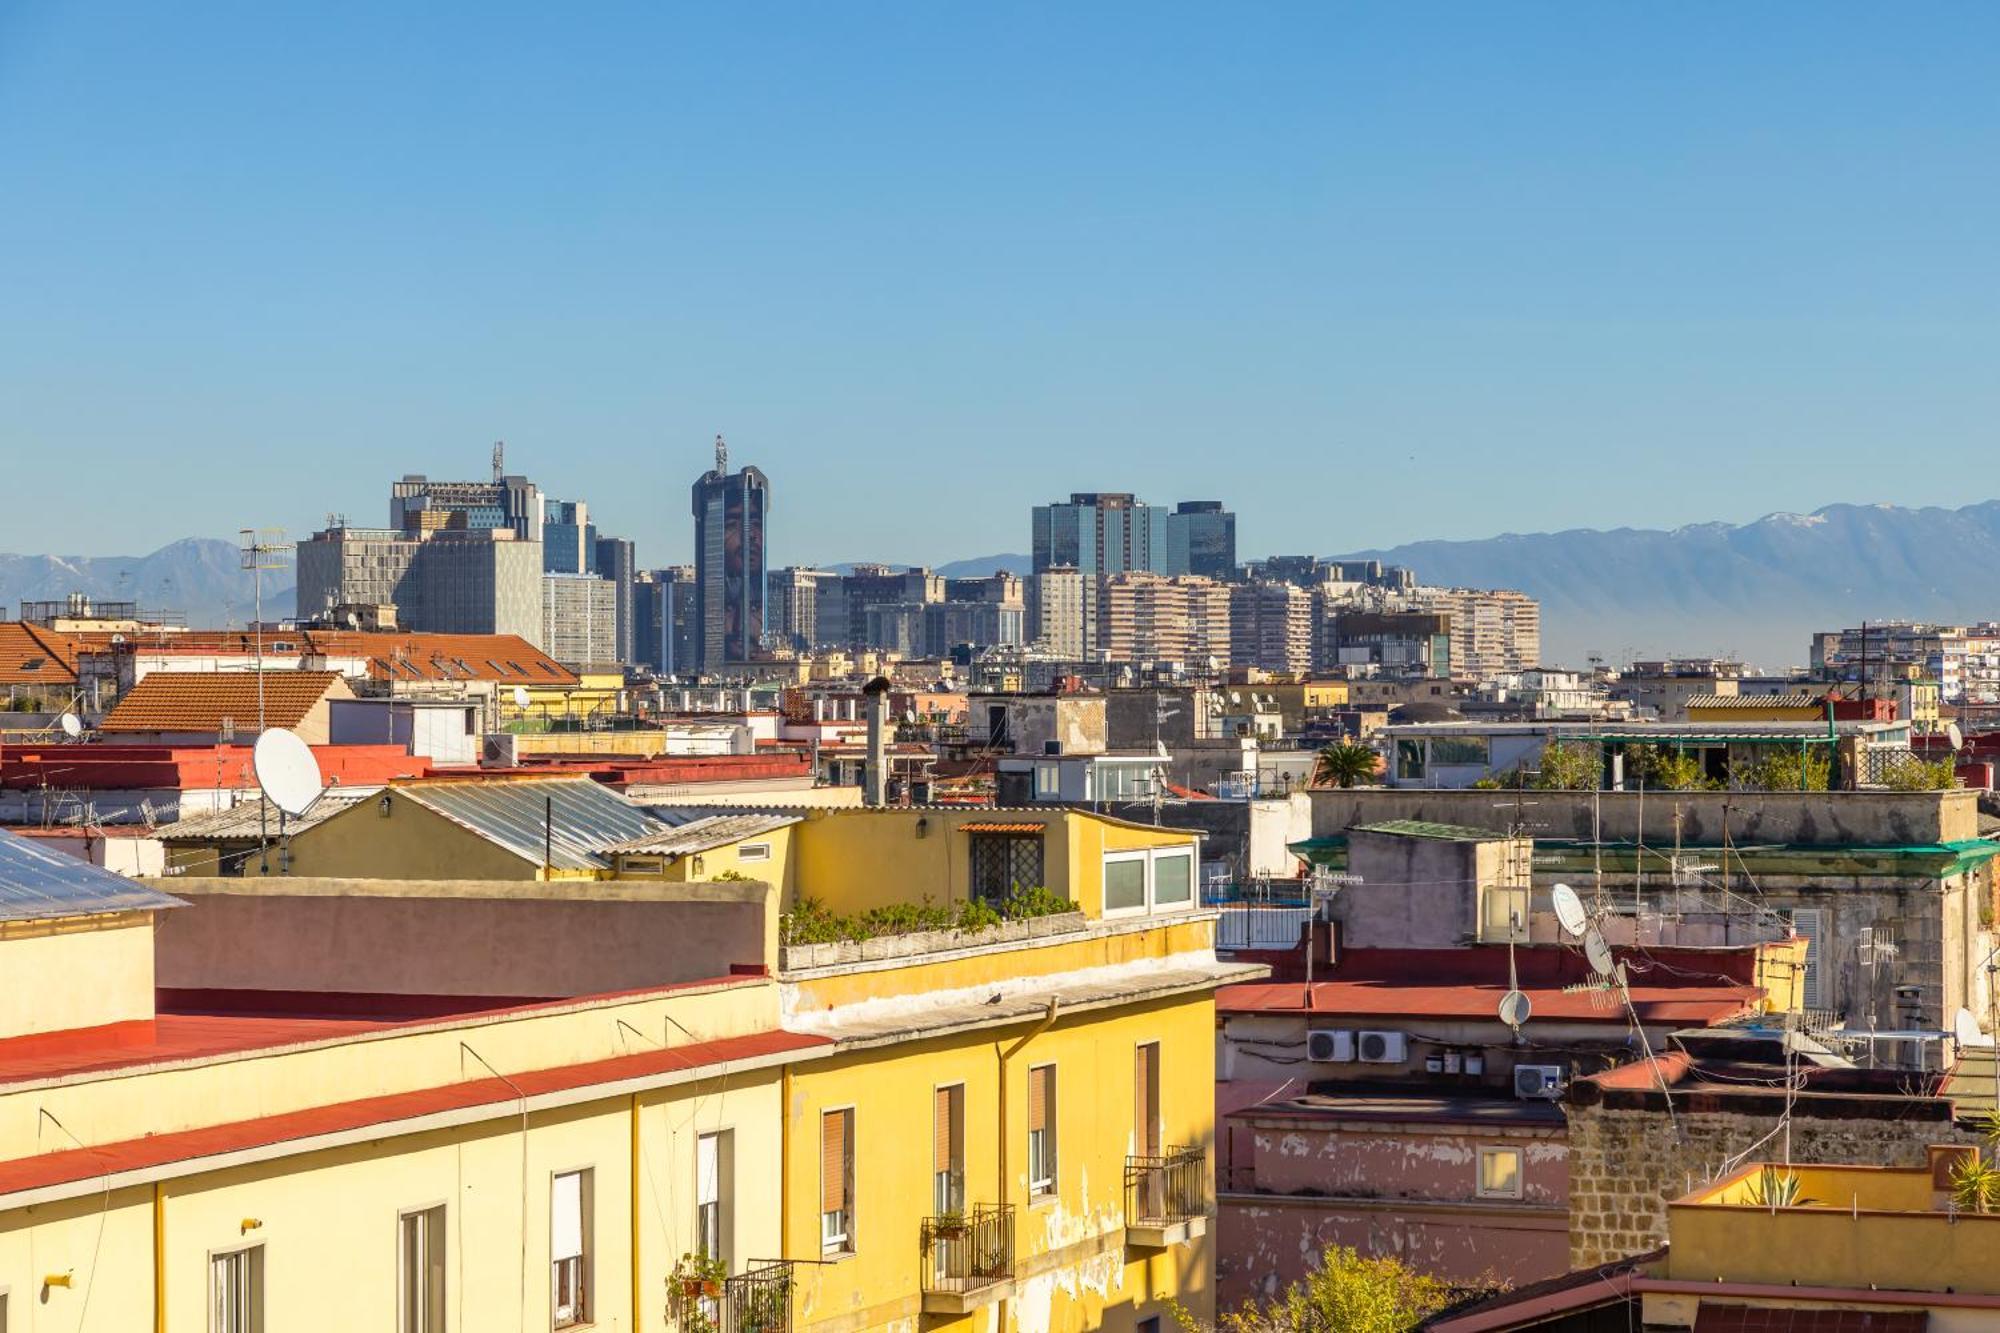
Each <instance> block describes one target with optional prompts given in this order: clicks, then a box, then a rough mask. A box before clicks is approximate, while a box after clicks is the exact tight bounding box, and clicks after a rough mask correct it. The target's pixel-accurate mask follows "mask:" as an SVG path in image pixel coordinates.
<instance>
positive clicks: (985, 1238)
mask: <svg viewBox="0 0 2000 1333" xmlns="http://www.w3.org/2000/svg"><path fill="white" fill-rule="evenodd" d="M921 1238H922V1245H923V1267H924V1275H923V1289H924V1294H925V1295H927V1296H928V1295H933V1294H949V1295H964V1294H967V1293H971V1292H975V1291H977V1290H978V1289H979V1288H981V1287H988V1286H997V1285H999V1284H1001V1283H1004V1282H1008V1281H1011V1280H1012V1279H1013V1276H1014V1205H1013V1204H1011V1203H1002V1204H976V1205H974V1206H973V1208H972V1211H970V1212H967V1213H944V1214H942V1215H940V1216H937V1217H927V1218H925V1219H924V1221H923V1227H922V1230H921Z"/></svg>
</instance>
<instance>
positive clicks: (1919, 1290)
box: [1426, 1144, 2000, 1333]
mask: <svg viewBox="0 0 2000 1333" xmlns="http://www.w3.org/2000/svg"><path fill="white" fill-rule="evenodd" d="M1976 1152H1977V1149H1975V1148H1974V1147H1973V1146H1971V1145H1969V1144H1940V1145H1936V1146H1933V1147H1932V1148H1931V1150H1930V1162H1929V1164H1928V1165H1927V1166H1921V1167H1915V1168H1897V1167H1880V1166H1792V1167H1786V1166H1782V1165H1777V1164H1753V1165H1749V1166H1742V1167H1738V1168H1737V1169H1735V1170H1733V1171H1731V1172H1730V1173H1729V1174H1727V1175H1725V1176H1723V1177H1722V1178H1721V1179H1719V1180H1716V1181H1714V1182H1712V1183H1710V1184H1707V1185H1704V1186H1702V1187H1700V1188H1698V1189H1695V1190H1693V1191H1691V1192H1690V1193H1688V1194H1687V1195H1685V1196H1683V1197H1682V1198H1680V1199H1677V1200H1675V1201H1674V1202H1672V1203H1671V1204H1669V1205H1668V1206H1667V1229H1668V1240H1667V1247H1666V1249H1665V1250H1664V1251H1661V1252H1655V1253H1653V1254H1648V1255H1639V1256H1634V1257H1633V1258H1631V1259H1629V1260H1626V1261H1625V1262H1622V1263H1615V1264H1609V1265H1605V1266H1603V1267H1600V1268H1595V1269H1587V1270H1581V1271H1579V1272H1576V1273H1573V1274H1571V1275H1570V1277H1569V1278H1567V1279H1558V1280H1557V1281H1556V1282H1554V1283H1541V1284H1537V1285H1536V1286H1535V1287H1532V1288H1529V1289H1527V1290H1525V1291H1523V1292H1521V1293H1518V1294H1515V1295H1511V1296H1503V1297H1500V1298H1498V1299H1497V1300H1494V1301H1489V1302H1486V1303H1484V1304H1482V1305H1476V1306H1473V1307H1471V1308H1469V1309H1467V1310H1464V1311H1462V1312H1460V1313H1458V1314H1456V1315H1453V1316H1450V1317H1447V1318H1444V1319H1440V1320H1435V1321H1433V1322H1432V1323H1430V1324H1428V1325H1426V1327H1427V1328H1429V1329H1431V1330H1433V1331H1434V1333H1497V1331H1498V1330H1507V1329H1526V1328H1538V1329H1548V1328H1608V1327H1614V1326H1615V1327H1620V1328H1623V1327H1628V1326H1629V1327H1634V1328H1637V1327H1644V1328H1647V1329H1660V1330H1670V1329H1698V1330H1720V1329H1728V1330H1740V1331H1741V1333H1761V1331H1762V1330H1770V1329H1785V1328H1790V1329H1821V1328H1824V1329H1833V1328H1841V1329H1864V1328H1865V1329H1876V1330H1889V1331H1891V1333H1921V1331H1922V1330H1923V1329H1925V1328H1931V1329H1952V1330H1958V1329H2000V1269H1997V1268H1996V1267H1995V1265H1994V1256H1995V1255H1997V1254H2000V1214H1995V1213H1969V1212H1964V1211H1961V1210H1960V1209H1958V1208H1957V1207H1955V1206H1954V1204H1953V1202H1952V1190H1951V1185H1950V1182H1951V1180H1952V1178H1953V1173H1954V1171H1955V1170H1956V1169H1957V1167H1958V1165H1959V1164H1960V1163H1962V1162H1965V1161H1967V1160H1969V1159H1971V1158H1972V1157H1973V1156H1974V1155H1975V1154H1976Z"/></svg>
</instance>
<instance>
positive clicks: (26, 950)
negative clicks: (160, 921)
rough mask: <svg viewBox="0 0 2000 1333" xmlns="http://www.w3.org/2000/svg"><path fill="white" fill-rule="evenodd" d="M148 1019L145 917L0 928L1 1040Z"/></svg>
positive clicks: (149, 952)
mask: <svg viewBox="0 0 2000 1333" xmlns="http://www.w3.org/2000/svg"><path fill="white" fill-rule="evenodd" d="M152 1016H153V917H152V914H151V913H150V912H124V913H120V914H118V915H116V916H105V917H85V918H80V919H76V920H70V921H23V922H18V923H14V924H11V925H8V926H5V927H4V928H0V1037H22V1036H28V1035H30V1034H32V1033H37V1032H60V1031H63V1030H64V1029H66V1028H90V1027H100V1026H102V1025H104V1024H107V1023H125V1022H131V1021H133V1020H137V1019H147V1018H151V1017H152Z"/></svg>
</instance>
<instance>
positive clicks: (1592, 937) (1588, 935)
mask: <svg viewBox="0 0 2000 1333" xmlns="http://www.w3.org/2000/svg"><path fill="white" fill-rule="evenodd" d="M1583 956H1584V957H1585V958H1588V959H1589V960H1590V970H1591V971H1593V972H1595V973H1597V975H1598V976H1600V977H1610V978H1614V979H1615V977H1616V968H1617V966H1618V962H1617V960H1616V959H1614V958H1613V957H1612V956H1611V946H1610V945H1608V944H1606V943H1605V942H1604V936H1602V935H1600V934H1599V933H1598V932H1597V931H1596V929H1595V928H1593V929H1590V930H1587V931H1585V932H1584V934H1583Z"/></svg>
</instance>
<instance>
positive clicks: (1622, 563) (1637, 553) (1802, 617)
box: [1354, 500, 2000, 668]
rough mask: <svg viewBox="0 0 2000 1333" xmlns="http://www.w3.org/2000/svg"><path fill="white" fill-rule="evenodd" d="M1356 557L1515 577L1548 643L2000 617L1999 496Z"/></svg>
mask: <svg viewBox="0 0 2000 1333" xmlns="http://www.w3.org/2000/svg"><path fill="white" fill-rule="evenodd" d="M1354 554H1355V555H1356V556H1358V557H1363V558H1372V559H1379V560H1382V561H1385V562H1387V563H1390V564H1397V565H1406V566H1408V567H1409V568H1411V569H1414V570H1416V572H1417V576H1418V577H1419V578H1420V579H1422V580H1423V581H1424V582H1426V583H1442V584H1459V585H1465V586H1471V587H1490V588H1518V589H1520V590H1521V591H1522V592H1525V593H1527V594H1529V595H1530V596H1532V597H1535V598H1537V599H1538V600H1540V602H1541V604H1542V640H1543V656H1544V658H1545V659H1546V660H1548V661H1550V662H1552V663H1553V662H1562V663H1568V664H1572V665H1577V664H1581V662H1582V661H1583V659H1584V658H1585V657H1586V656H1587V655H1588V654H1590V653H1593V652H1596V653H1602V654H1604V656H1605V657H1606V658H1608V659H1610V660H1612V661H1614V662H1616V661H1622V660H1624V659H1626V658H1627V657H1629V656H1631V655H1633V654H1635V653H1636V654H1638V655H1640V656H1649V655H1654V654H1662V653H1676V654H1682V655H1691V654H1697V653H1735V654H1737V655H1740V656H1741V657H1743V658H1744V659H1745V660H1747V661H1751V662H1755V663H1758V664H1760V665H1763V666H1766V667H1771V668H1777V667H1783V666H1786V665H1791V664H1799V663H1803V662H1804V661H1805V660H1806V657H1807V652H1808V646H1809V636H1810V635H1811V634H1812V632H1813V631H1814V630H1816V629H1838V628H1840V627H1841V626H1843V625H1852V624H1857V623H1859V622H1860V621H1861V620H1862V619H1863V618H1866V619H1870V620H1887V619H1892V618H1895V619H1904V620H1983V619H1992V618H2000V577H1996V573H2000V501H1994V500H1989V501H1985V502H1983V503H1980V504H1973V505H1967V506H1966V507H1965V508H1963V509H1939V508H1929V509H1903V508H1899V507H1897V506H1895V505H1851V504H1837V505H1828V506H1827V507H1826V508H1824V509H1817V510H1814V511H1813V512H1812V513H1810V514H1767V515H1765V516H1764V517H1763V518H1760V519H1758V520H1756V521H1755V522H1753V523H1743V524H1729V523H1699V524H1694V525H1692V526H1689V527H1684V528H1675V529H1673V530H1671V531H1660V530H1656V529H1646V528H1614V529H1612V530H1610V531H1599V530H1595V529H1590V528H1577V529H1573V530H1571V531H1568V532H1547V533H1531V534H1520V533H1507V534H1504V535H1502V536H1499V537H1489V538H1486V539H1485V540H1482V541H1425V542H1412V543H1410V544H1408V545H1404V546H1393V547H1389V548H1387V549H1384V550H1376V551H1359V552H1355V553H1354Z"/></svg>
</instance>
